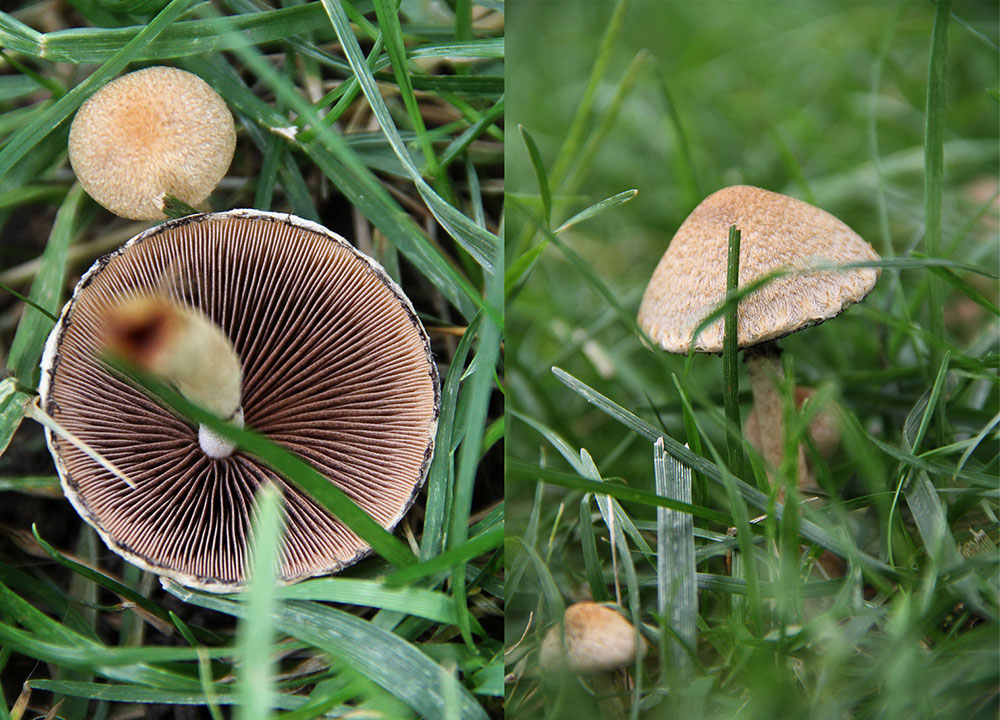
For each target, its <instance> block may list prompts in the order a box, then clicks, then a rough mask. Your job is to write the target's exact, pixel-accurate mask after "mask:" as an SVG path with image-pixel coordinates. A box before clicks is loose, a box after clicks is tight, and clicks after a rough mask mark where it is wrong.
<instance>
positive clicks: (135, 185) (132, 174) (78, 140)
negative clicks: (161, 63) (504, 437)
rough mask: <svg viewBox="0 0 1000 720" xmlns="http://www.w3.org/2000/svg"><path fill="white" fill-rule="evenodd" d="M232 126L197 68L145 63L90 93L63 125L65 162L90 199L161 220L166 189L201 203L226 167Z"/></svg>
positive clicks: (233, 134)
mask: <svg viewBox="0 0 1000 720" xmlns="http://www.w3.org/2000/svg"><path fill="white" fill-rule="evenodd" d="M235 149H236V128H235V126H234V124H233V116H232V114H231V113H230V112H229V108H227V107H226V103H225V101H224V100H223V99H222V98H221V97H219V95H218V94H217V93H216V92H215V91H214V90H213V89H212V88H211V87H209V85H208V83H206V82H205V81H204V80H202V79H201V78H200V77H198V76H197V75H193V74H192V73H189V72H185V71H184V70H178V69H176V68H170V67H150V68H146V69H144V70H137V71H135V72H131V73H128V74H127V75H122V76H121V77H119V78H117V79H116V80H113V81H111V82H110V83H108V84H107V85H105V86H104V87H102V88H101V89H100V90H98V91H97V92H96V93H94V94H93V95H92V96H91V97H90V98H89V99H88V100H87V101H86V102H85V103H84V104H83V105H82V106H81V107H80V110H79V111H78V112H77V113H76V117H75V118H74V119H73V124H72V126H71V127H70V131H69V161H70V164H71V165H72V166H73V172H75V173H76V177H77V179H78V180H79V181H80V184H81V185H82V186H83V189H84V190H86V191H87V194H88V195H90V196H91V197H92V198H94V200H96V201H97V202H98V203H100V204H101V205H103V206H104V207H105V208H107V209H108V210H110V211H111V212H113V213H115V214H116V215H120V216H121V217H125V218H130V219H132V220H161V219H163V218H164V217H166V216H165V215H164V214H163V202H164V199H165V198H166V196H167V195H172V196H174V197H176V198H177V199H179V200H183V201H184V202H185V203H187V204H188V205H191V206H195V205H198V204H200V203H202V202H203V201H204V200H205V199H206V198H207V197H208V196H209V194H210V193H211V192H212V190H214V189H215V186H216V185H218V184H219V181H220V180H221V179H222V177H223V176H224V175H225V174H226V171H227V170H229V165H230V163H231V162H232V160H233V152H234V150H235Z"/></svg>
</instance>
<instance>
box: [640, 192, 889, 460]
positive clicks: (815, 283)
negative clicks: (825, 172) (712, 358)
mask: <svg viewBox="0 0 1000 720" xmlns="http://www.w3.org/2000/svg"><path fill="white" fill-rule="evenodd" d="M732 225H735V226H736V227H737V228H739V230H740V232H741V236H742V237H741V243H740V272H739V285H740V287H745V286H747V285H749V284H751V283H753V282H754V281H756V280H759V279H761V278H764V277H766V276H768V275H770V274H772V273H775V272H779V271H785V272H786V273H787V274H784V275H780V276H778V277H776V278H774V279H773V280H772V281H770V282H768V283H767V284H765V285H764V286H763V287H761V288H759V289H757V290H755V291H754V292H752V293H751V294H750V295H748V296H747V297H745V298H744V299H742V300H741V301H740V303H739V306H738V309H737V339H738V345H739V347H740V348H743V349H745V351H744V354H743V357H744V359H745V360H746V363H747V370H748V372H749V374H750V382H751V386H752V390H753V396H754V405H755V407H756V412H757V414H758V418H759V422H758V425H759V427H760V429H761V432H760V436H761V437H760V440H761V454H762V455H763V457H764V459H765V460H766V462H767V463H768V465H769V475H770V474H771V469H772V468H778V467H780V466H781V463H782V460H783V458H784V443H785V432H784V418H783V404H782V400H781V397H780V395H779V393H778V391H777V386H778V385H779V384H780V382H781V378H782V377H783V372H782V368H781V363H780V351H779V349H778V346H777V343H776V342H775V341H776V340H777V339H778V338H781V337H784V336H785V335H788V334H790V333H793V332H796V331H797V330H801V329H803V328H806V327H808V326H810V325H816V324H817V323H821V322H823V321H825V320H829V319H830V318H833V317H835V316H837V315H839V314H840V313H841V312H842V311H843V310H844V309H845V308H846V307H847V306H848V305H851V304H853V303H856V302H859V301H861V300H863V299H864V298H865V296H867V295H868V293H869V292H871V290H872V288H874V287H875V281H876V280H877V279H878V276H879V270H878V269H877V268H869V267H861V268H847V269H844V270H835V269H829V266H831V265H850V264H855V263H866V262H874V261H877V260H878V259H879V256H878V254H877V253H876V252H875V251H874V250H873V249H872V247H871V245H869V244H868V243H867V242H865V241H864V240H863V239H861V237H859V236H858V235H857V233H855V232H854V231H853V230H851V229H850V228H849V227H848V226H847V225H845V224H844V223H843V222H841V221H840V220H838V219H837V218H835V217H834V216H833V215H831V214H829V213H827V212H825V211H823V210H820V209H819V208H817V207H814V206H812V205H810V204H808V203H805V202H802V201H801V200H796V199H794V198H790V197H787V196H785V195H781V194H779V193H775V192H770V191H768V190H762V189H760V188H756V187H750V186H747V185H738V186H735V187H729V188H725V189H723V190H719V191H718V192H716V193H714V194H712V195H710V196H709V197H707V198H705V200H703V201H702V202H701V204H700V205H698V207H696V208H695V209H694V211H692V213H691V214H690V215H689V216H688V218H687V219H686V220H685V221H684V223H683V224H682V225H681V226H680V228H679V229H678V230H677V233H676V234H675V235H674V238H673V240H672V241H671V242H670V245H669V247H668V248H667V251H666V252H665V253H664V254H663V257H662V259H661V260H660V263H659V265H658V266H657V267H656V270H655V272H654V273H653V277H652V279H651V280H650V281H649V285H648V287H647V288H646V292H645V294H644V295H643V298H642V304H641V305H640V307H639V326H640V327H641V328H642V330H643V331H644V332H645V333H646V334H647V335H648V336H649V337H650V338H651V339H652V340H653V341H654V342H656V343H657V344H658V345H660V346H661V347H662V348H664V349H665V350H667V351H669V352H674V353H687V352H689V350H690V349H691V348H692V347H693V348H694V350H696V351H698V352H710V353H719V352H722V340H723V320H722V318H719V319H718V320H716V321H715V322H713V323H711V324H710V325H708V326H707V327H706V328H705V329H704V330H703V331H702V332H701V333H700V334H699V335H698V337H694V331H695V329H696V328H697V327H698V326H699V325H700V324H701V322H702V320H703V319H704V318H705V317H706V316H708V315H709V314H711V313H712V311H714V310H715V309H717V308H718V307H719V306H720V305H721V304H722V302H723V301H724V299H725V296H726V266H727V262H726V261H727V254H728V249H729V243H728V237H729V227H730V226H732ZM818 266H826V267H827V269H823V270H814V269H813V268H816V267H818Z"/></svg>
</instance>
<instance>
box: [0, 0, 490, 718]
mask: <svg viewBox="0 0 1000 720" xmlns="http://www.w3.org/2000/svg"><path fill="white" fill-rule="evenodd" d="M0 45H2V46H3V52H2V55H0V258H2V259H0V283H2V285H3V289H4V293H3V296H2V298H3V299H2V300H0V302H2V306H0V313H2V320H0V322H2V327H0V355H2V357H3V360H4V362H5V365H6V367H7V368H8V377H7V378H6V379H4V380H3V381H2V382H0V450H3V454H2V456H0V478H2V480H0V489H2V492H3V493H4V495H5V498H4V502H3V503H2V507H3V510H2V511H0V522H2V527H3V532H2V533H0V648H2V649H0V680H2V684H0V718H8V717H11V718H21V717H29V716H34V715H48V716H50V717H61V718H66V719H67V720H69V719H72V718H79V719H80V720H89V719H90V718H110V717H148V718H154V717H155V718H166V717H178V718H193V717H211V718H213V720H218V719H219V718H224V717H241V718H267V717H276V718H277V717H282V718H289V719H291V718H320V717H341V716H344V715H348V714H352V713H373V714H378V715H379V716H381V717H393V718H396V717H399V718H405V717H417V716H420V717H440V718H445V717H469V718H475V717H488V716H494V717H495V716H498V715H499V714H500V712H501V710H500V700H499V696H500V693H501V688H502V676H503V660H502V652H501V643H500V623H501V622H502V620H501V616H502V611H501V609H500V607H501V606H500V586H499V579H498V576H499V572H500V563H501V559H502V551H501V549H500V548H501V545H502V542H501V540H502V527H503V519H504V511H503V504H502V486H501V484H500V483H501V480H500V477H501V474H500V470H499V467H500V456H499V454H498V453H499V447H498V443H499V441H500V440H502V437H503V423H502V421H501V420H500V419H499V415H500V412H501V411H500V410H499V409H498V408H499V406H498V404H497V401H496V400H495V399H494V395H495V393H496V391H495V387H494V385H495V377H496V374H495V368H496V364H497V360H498V355H499V348H500V335H501V328H500V322H501V319H502V311H503V308H502V304H503V299H502V285H501V282H500V280H499V278H501V277H502V260H503V259H502V257H500V256H499V249H500V247H501V243H500V239H499V237H498V234H497V233H498V228H499V226H500V222H501V221H500V217H501V212H502V210H501V208H502V205H501V203H502V198H501V193H500V190H501V188H502V185H501V180H502V157H503V126H502V123H501V122H500V118H501V117H502V112H503V107H504V99H503V16H502V13H501V12H500V11H499V10H498V9H496V8H492V7H484V6H477V5H472V4H470V3H466V2H459V3H458V4H457V6H456V7H455V8H447V7H445V6H441V7H437V6H434V7H431V6H427V5H424V4H420V3H410V2H406V3H403V6H402V7H397V5H396V4H395V3H389V2H383V0H375V2H373V3H371V2H369V3H360V4H357V5H351V4H347V3H340V2H311V3H290V4H287V6H282V7H277V8H268V7H265V6H263V5H259V4H257V3H254V2H250V1H249V0H234V1H232V2H219V3H192V2H189V0H171V2H143V3H120V2H110V1H103V0H102V1H97V0H93V1H91V0H85V1H84V2H80V3H74V4H73V5H72V6H51V5H48V4H45V3H25V4H23V5H21V6H19V7H16V8H14V9H11V10H9V11H8V12H4V13H0ZM149 65H170V66H174V67H179V68H182V69H185V70H188V71H190V72H193V73H195V74H196V75H198V76H199V77H201V78H203V79H204V80H206V81H207V82H208V83H209V84H210V85H211V86H212V87H213V88H214V89H215V91H216V92H218V93H219V94H220V95H221V96H222V97H223V99H224V100H225V101H226V104H227V105H228V106H229V108H230V110H231V111H232V112H233V114H234V115H235V117H236V126H237V150H236V156H235V159H234V162H233V165H232V167H231V168H230V170H229V172H228V174H227V175H226V177H225V178H223V180H222V183H221V184H220V186H219V188H218V189H217V190H216V191H215V192H214V193H213V195H212V196H211V197H210V199H209V201H208V202H209V204H210V205H211V208H212V209H215V210H226V209H230V208H238V207H253V208H257V209H260V210H273V211H278V212H291V213H293V214H296V215H299V216H301V217H304V218H307V219H309V220H314V221H317V222H321V223H322V224H324V225H326V226H327V227H330V228H331V229H333V230H335V231H337V232H339V233H340V234H342V235H344V236H346V237H348V238H350V239H351V240H352V242H354V243H355V244H356V246H357V247H359V249H361V250H362V251H364V252H366V253H368V254H369V255H372V256H373V257H374V258H375V259H376V260H377V261H378V262H379V263H380V264H381V265H382V266H383V267H384V268H385V269H386V271H387V272H388V273H389V275H390V276H391V277H392V278H393V279H394V280H396V282H398V283H399V284H400V285H401V286H402V287H403V288H404V289H405V291H406V292H407V294H408V296H409V297H410V299H411V300H412V302H413V304H414V307H415V308H416V310H417V312H418V313H419V314H420V315H421V318H422V320H423V322H424V324H425V326H427V328H428V330H429V333H430V335H431V339H432V344H433V348H434V352H435V356H436V359H437V361H438V366H439V370H440V374H441V377H442V403H441V418H440V421H439V425H438V435H437V440H436V446H437V447H438V448H439V452H438V454H437V456H436V457H435V459H434V461H433V464H432V467H431V470H430V474H429V476H428V479H427V489H426V493H425V495H422V496H421V499H420V500H419V501H418V503H417V507H416V509H415V510H414V511H413V512H412V513H411V514H410V515H409V516H408V517H407V519H406V520H404V522H403V525H402V527H403V532H402V533H401V537H397V538H388V537H387V538H385V539H383V540H380V541H379V551H380V552H381V551H384V552H385V553H386V554H387V556H386V557H385V558H383V557H379V556H378V555H376V556H375V557H373V558H370V559H368V560H365V561H363V562H361V563H359V564H358V565H356V566H353V567H352V568H350V569H349V570H348V571H346V572H345V573H343V574H341V575H339V576H337V577H331V578H316V579H313V580H310V581H308V582H305V583H301V584H298V585H294V586H289V587H281V588H276V587H275V586H274V585H273V583H270V582H268V581H266V579H265V580H262V582H260V583H258V584H256V585H252V586H251V589H250V590H249V591H248V593H247V594H246V595H244V596H221V595H211V594H206V593H202V592H197V591H193V590H189V589H186V588H182V587H180V586H178V585H175V584H173V583H169V582H168V583H164V585H163V588H162V589H161V587H160V585H159V584H158V583H156V578H155V577H154V576H152V575H149V574H147V573H143V572H142V571H140V570H139V569H137V568H135V567H132V566H130V565H127V564H125V563H123V562H122V561H121V560H120V559H119V558H117V556H115V555H113V554H112V553H110V552H109V551H108V550H107V549H106V548H105V547H104V546H103V545H102V544H101V543H100V542H99V540H97V538H96V535H95V534H94V533H93V532H92V531H91V530H90V529H89V527H88V526H86V525H85V524H84V523H83V522H82V521H81V520H80V519H79V518H78V517H77V516H76V514H75V513H74V512H73V510H72V508H71V507H70V506H69V504H68V503H66V502H65V500H63V499H62V497H61V494H60V493H59V489H58V478H57V477H56V475H55V469H54V468H53V466H52V462H51V460H50V458H49V456H48V453H47V452H46V449H45V444H44V439H43V437H42V435H41V431H40V428H39V427H38V426H36V425H35V424H34V423H32V422H30V421H25V422H22V420H23V418H24V415H25V411H26V408H27V407H28V405H29V404H30V403H31V402H32V400H33V396H34V393H35V389H36V388H37V383H38V361H39V356H40V354H41V351H42V345H43V343H44V341H45V338H46V336H47V334H48V332H49V330H50V329H51V327H52V324H53V315H55V314H56V313H57V312H58V310H59V309H60V307H61V304H62V302H63V301H64V300H65V299H66V297H67V294H68V292H69V291H70V289H71V287H72V284H73V283H74V282H75V279H76V278H78V277H79V275H80V274H81V272H82V271H84V270H85V269H86V267H87V266H88V265H89V264H90V263H91V262H93V261H94V260H95V259H96V258H97V257H99V256H100V255H101V254H102V253H104V252H106V251H108V250H111V249H113V248H116V247H118V246H119V245H121V244H122V243H123V242H125V241H126V240H127V239H129V238H130V237H132V236H133V235H135V234H137V233H138V232H140V231H141V230H142V229H144V228H145V227H147V226H148V224H144V223H132V222H127V221H124V220H122V219H120V218H115V217H113V216H111V215H110V214H108V213H107V212H106V211H104V210H102V209H101V208H100V207H99V206H97V205H96V204H94V203H93V202H92V201H91V200H90V199H89V198H87V196H86V195H85V194H84V193H83V192H82V191H81V189H80V188H79V186H78V185H77V184H76V183H75V182H74V177H73V175H72V173H71V171H70V168H69V165H68V162H67V160H66V141H67V132H68V125H69V120H70V119H71V117H72V116H73V113H74V112H75V111H76V109H77V108H78V107H79V106H80V105H81V104H82V102H83V101H84V100H85V99H86V98H87V97H89V96H90V95H91V94H92V93H93V92H94V91H95V90H96V89H97V88H98V87H100V86H101V85H103V84H104V83H106V82H107V81H109V80H110V79H112V78H114V77H116V76H117V75H118V74H120V73H121V72H123V71H125V70H129V69H137V68H139V67H145V66H149ZM174 210H178V211H180V212H182V213H183V212H186V211H188V210H189V209H181V208H172V211H174ZM498 289H499V290H498ZM151 387H152V385H151ZM153 389H154V391H156V392H159V394H160V395H161V396H162V397H163V398H164V399H165V400H164V401H165V402H167V403H172V404H173V406H174V407H175V409H176V410H177V411H178V413H179V414H181V415H185V416H192V415H194V414H196V413H197V412H198V411H197V408H193V407H186V406H184V405H183V399H178V398H177V397H175V396H174V395H176V393H174V394H173V395H172V394H171V392H172V391H171V390H170V388H164V387H161V388H155V387H154V388H153ZM154 394H155V392H154ZM235 441H236V442H237V443H240V444H241V446H243V447H250V448H252V449H253V451H254V452H257V453H261V454H262V455H264V456H268V457H271V458H272V462H273V464H274V466H275V467H279V466H280V467H283V468H285V470H286V471H287V472H289V473H290V474H291V475H292V477H291V479H292V480H293V481H301V482H303V483H305V484H306V485H307V486H308V485H309V484H310V483H314V482H315V478H314V477H313V476H312V475H311V474H310V473H309V472H308V470H309V469H308V468H307V469H305V470H302V469H301V467H298V466H300V465H301V461H300V460H299V459H298V458H294V457H292V456H291V455H290V454H288V453H283V452H282V451H281V450H280V449H279V448H277V447H276V446H274V445H273V444H271V443H268V442H267V441H266V439H265V440H262V439H261V438H259V437H257V436H254V435H252V434H250V433H237V437H236V438H235ZM300 471H301V474H302V477H298V473H299V472H300ZM317 489H318V490H322V488H319V487H317ZM331 495H332V494H331V493H327V494H326V495H325V496H324V497H327V496H331ZM273 500H274V498H271V499H270V501H269V502H268V503H265V505H264V508H265V509H263V510H262V511H261V514H260V518H258V520H259V523H258V530H259V533H258V534H259V539H260V538H271V539H272V543H273V539H274V538H276V537H278V535H279V534H280V527H279V525H280V523H279V522H278V521H277V515H276V513H275V512H274V505H275V503H274V502H273ZM320 501H321V502H327V501H328V502H329V503H330V504H332V505H334V506H336V505H337V503H338V502H341V501H340V500H338V498H337V497H332V499H330V497H327V500H323V499H320ZM267 508H270V509H269V510H268V509H267ZM342 509H343V510H344V513H345V516H346V518H350V517H351V515H350V512H348V511H349V510H350V507H349V506H348V505H343V507H342ZM355 509H356V508H355ZM345 522H347V523H348V524H357V523H360V522H361V520H358V519H345ZM264 549H267V548H264ZM270 550H271V551H272V552H273V545H272V546H270ZM255 557H256V559H257V562H258V566H259V568H260V570H259V572H258V575H259V577H261V578H268V577H269V572H270V571H269V567H270V566H271V563H273V558H272V557H271V555H270V554H269V553H268V552H263V551H261V552H258V553H257V554H256V555H255ZM401 558H402V559H403V560H405V561H403V560H401ZM397 566H398V567H399V568H405V570H399V569H397ZM403 572H406V573H407V574H405V575H404V574H403ZM404 680H405V681H404ZM233 708H236V709H235V710H234V709H233Z"/></svg>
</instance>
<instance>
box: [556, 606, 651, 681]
mask: <svg viewBox="0 0 1000 720" xmlns="http://www.w3.org/2000/svg"><path fill="white" fill-rule="evenodd" d="M564 640H565V644H564V642H563V641H564ZM640 642H641V643H642V647H641V649H640V653H641V654H645V652H646V643H645V640H643V639H642V638H641V637H640ZM635 657H636V633H635V628H634V627H633V626H632V623H630V622H629V621H628V620H626V619H625V618H623V617H622V616H621V615H619V614H618V613H617V612H615V611H614V610H612V609H611V608H609V607H606V606H604V605H600V604H598V603H594V602H579V603H574V604H573V605H570V606H569V607H568V608H566V613H565V614H564V615H563V622H562V626H561V627H560V626H559V625H558V624H557V625H555V626H553V627H552V628H550V629H549V631H548V633H547V634H546V635H545V638H544V639H543V640H542V648H541V656H540V663H541V666H542V667H543V668H545V669H550V670H554V669H559V668H567V669H570V670H574V671H576V672H600V671H602V670H613V669H615V668H617V667H624V666H626V665H631V664H633V663H634V662H635Z"/></svg>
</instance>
